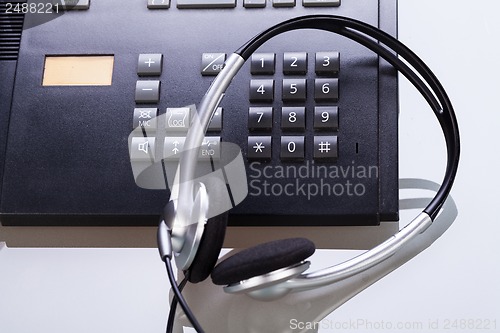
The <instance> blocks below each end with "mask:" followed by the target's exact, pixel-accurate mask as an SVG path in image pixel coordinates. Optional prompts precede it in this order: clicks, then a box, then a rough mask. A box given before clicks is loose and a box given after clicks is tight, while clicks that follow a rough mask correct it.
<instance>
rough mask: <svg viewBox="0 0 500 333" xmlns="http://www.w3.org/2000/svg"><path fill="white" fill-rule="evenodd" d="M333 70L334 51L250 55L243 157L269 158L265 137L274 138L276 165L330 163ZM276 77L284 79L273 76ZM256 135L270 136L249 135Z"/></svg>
mask: <svg viewBox="0 0 500 333" xmlns="http://www.w3.org/2000/svg"><path fill="white" fill-rule="evenodd" d="M280 57H281V58H280ZM278 66H279V67H281V68H279V67H278ZM309 68H310V70H309ZM313 69H314V70H313ZM339 71H340V53H339V52H337V51H325V52H316V53H309V54H308V53H307V52H283V53H282V54H281V55H280V54H277V53H266V52H260V53H255V54H254V55H253V56H252V60H251V65H250V72H251V74H252V78H251V80H250V94H249V99H250V103H251V106H250V108H249V111H248V129H249V137H248V147H247V156H248V159H249V160H254V159H263V160H271V157H272V156H271V151H272V149H271V147H270V146H271V144H272V142H271V137H276V136H278V137H279V138H278V140H276V142H275V145H278V147H276V148H275V149H276V150H275V151H276V154H278V153H279V160H281V161H288V162H290V161H292V162H295V161H297V162H298V161H302V160H304V159H306V157H307V156H308V158H309V159H311V158H312V159H314V160H317V161H322V160H325V161H335V160H336V159H337V157H338V129H339V107H338V105H337V102H338V99H339V79H338V74H339ZM281 73H282V74H283V75H284V77H282V78H277V77H278V76H280V74H281ZM274 75H276V77H275V76H274ZM262 76H266V77H265V78H261V77H262ZM308 81H309V82H308ZM308 85H311V86H312V87H310V88H308ZM280 89H281V91H280ZM308 91H309V92H310V94H308ZM280 93H281V100H280V99H279V98H276V99H275V98H274V94H277V95H278V96H279V94H280ZM309 95H310V96H309ZM311 102H312V104H313V105H312V106H311ZM273 113H275V114H273ZM308 114H309V115H308ZM258 131H268V132H271V134H273V135H271V136H269V137H263V136H254V135H255V134H257V135H258V133H255V132H258ZM264 138H266V139H264ZM308 151H309V154H308V153H307V152H308ZM277 158H278V156H277Z"/></svg>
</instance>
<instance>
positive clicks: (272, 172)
mask: <svg viewBox="0 0 500 333" xmlns="http://www.w3.org/2000/svg"><path fill="white" fill-rule="evenodd" d="M47 1H48V0H47ZM23 4H25V2H24V1H9V2H5V1H2V2H0V16H1V18H2V20H0V22H1V23H0V24H2V25H3V26H2V29H0V72H1V73H2V75H1V77H2V80H1V82H0V89H1V90H0V161H1V165H0V179H1V180H2V181H1V189H0V191H1V192H0V195H1V200H0V213H1V215H0V221H1V224H2V225H4V226H23V225H29V226H49V225H56V226H65V225H85V226H87V225H89V226H107V225H109V226H151V225H156V224H157V223H158V216H159V214H160V213H161V208H162V207H163V206H164V204H165V203H166V201H167V199H168V195H169V193H168V190H148V189H143V188H140V187H139V186H137V185H136V183H135V182H134V177H133V175H132V171H131V165H130V158H132V159H134V158H137V159H139V160H140V159H141V153H143V152H145V151H146V150H147V149H156V150H160V151H161V152H162V153H163V154H164V155H163V156H164V157H165V158H167V159H168V158H173V159H175V158H176V156H175V155H176V149H177V148H178V147H177V146H178V145H179V140H177V136H176V134H175V133H182V132H183V130H185V129H186V126H188V124H187V123H188V122H187V121H186V119H190V117H191V115H190V114H189V112H190V109H189V108H185V106H187V105H191V104H196V103H198V102H199V101H200V99H201V97H202V96H203V94H204V92H205V91H206V89H207V88H208V86H209V85H210V83H211V81H212V80H213V78H214V76H215V75H217V73H218V72H219V71H220V69H221V68H222V66H223V64H224V60H225V58H226V57H227V55H228V53H230V52H232V51H233V50H235V49H236V48H237V47H239V46H240V44H242V43H243V42H245V41H246V40H248V39H249V38H250V37H252V36H253V35H255V34H257V33H258V32H260V31H262V30H263V29H265V28H266V27H269V26H271V25H272V24H274V23H277V22H280V21H283V20H285V19H287V18H291V17H295V16H299V15H307V14H320V13H324V14H333V15H343V16H348V17H353V18H356V19H359V20H362V21H365V22H368V23H370V24H372V25H375V26H378V27H380V28H381V29H383V30H385V31H387V32H389V33H391V34H394V35H395V34H396V27H397V3H396V0H391V1H377V0H371V1H370V0H365V1H350V0H343V1H342V2H340V1H339V0H144V1H131V2H127V4H126V5H125V4H124V3H123V2H122V1H118V0H106V1H100V0H92V1H90V0H79V1H77V2H75V1H73V2H70V1H62V2H60V1H59V4H58V6H57V7H56V6H55V5H52V7H44V9H45V10H47V8H51V10H56V9H57V10H58V11H59V10H61V11H63V12H64V15H59V16H57V17H55V18H54V19H52V20H48V21H47V22H46V23H44V24H38V25H35V26H33V27H31V28H29V29H22V24H23V23H22V22H23V20H24V24H25V28H26V24H27V23H26V22H28V21H29V20H30V19H32V18H33V17H34V16H35V15H40V14H39V13H34V12H30V10H26V11H25V12H23V10H22V8H28V9H29V8H30V6H28V5H26V6H23ZM16 5H17V7H16ZM16 8H18V10H17V11H16ZM45 14H46V15H49V14H47V13H45ZM244 66H245V67H246V68H245V67H244V68H243V69H242V70H241V71H240V74H238V76H237V77H236V78H235V79H234V81H233V84H232V85H231V87H230V88H229V89H228V91H227V93H226V96H225V98H224V100H223V102H222V104H221V105H220V108H219V110H218V112H217V113H216V116H215V117H214V118H213V119H212V123H211V125H210V128H209V135H208V136H207V138H208V140H211V141H210V142H212V146H216V145H217V144H218V143H220V142H234V143H236V144H238V145H239V146H240V147H241V149H242V153H243V157H244V160H245V165H246V168H247V177H248V185H249V187H248V189H249V193H248V196H247V198H246V199H245V200H244V201H243V202H242V203H241V204H240V205H238V206H237V207H236V208H235V209H234V210H232V211H231V214H230V218H229V223H230V225H233V226H299V225H302V226H304V223H307V225H308V226H309V225H315V226H330V225H378V224H379V223H380V222H381V221H396V220H397V219H398V162H397V161H398V147H397V142H398V138H397V135H398V126H397V118H398V89H397V87H398V81H397V74H396V72H395V70H394V69H392V68H391V66H389V65H388V64H386V63H385V61H383V60H381V59H379V57H377V56H376V55H374V54H373V53H371V52H370V51H369V50H367V49H364V48H363V47H362V46H359V45H357V44H355V43H352V42H350V41H348V40H346V39H345V38H342V37H340V36H335V35H333V34H328V33H323V32H319V31H295V32H290V33H287V34H286V35H283V36H279V37H277V38H275V39H274V40H272V41H271V42H269V43H267V44H265V45H264V46H262V48H261V49H259V50H258V51H257V53H256V54H254V55H253V57H252V59H251V61H249V62H248V63H247V64H245V65H244ZM75 68H76V69H75ZM65 74H68V75H65ZM163 114H164V115H165V119H166V121H165V122H162V123H161V124H160V123H157V122H156V121H155V117H156V116H158V115H163ZM137 126H142V127H143V128H145V129H147V130H150V131H154V132H155V133H157V134H156V140H153V141H148V142H147V143H145V142H144V141H137V142H136V143H135V145H134V144H133V145H132V146H133V147H135V149H136V151H135V152H133V153H132V155H131V156H130V157H129V151H128V145H127V137H128V135H129V133H130V132H131V131H132V129H133V128H134V127H137ZM165 133H167V135H166V137H165ZM168 133H174V134H168ZM203 153H204V154H207V155H209V156H211V157H215V158H217V156H212V155H213V154H215V155H216V154H217V150H216V149H215V150H213V149H212V150H209V149H207V150H205V151H204V152H203ZM304 216H307V217H309V218H304Z"/></svg>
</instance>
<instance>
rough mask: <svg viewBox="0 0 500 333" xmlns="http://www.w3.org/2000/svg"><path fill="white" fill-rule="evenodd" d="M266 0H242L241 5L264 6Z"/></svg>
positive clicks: (249, 6)
mask: <svg viewBox="0 0 500 333" xmlns="http://www.w3.org/2000/svg"><path fill="white" fill-rule="evenodd" d="M266 3H267V0H243V7H245V8H264V7H266Z"/></svg>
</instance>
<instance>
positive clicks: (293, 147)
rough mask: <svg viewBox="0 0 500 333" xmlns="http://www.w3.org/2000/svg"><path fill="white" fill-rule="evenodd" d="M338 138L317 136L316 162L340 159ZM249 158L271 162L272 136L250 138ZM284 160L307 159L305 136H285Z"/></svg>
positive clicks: (281, 155)
mask: <svg viewBox="0 0 500 333" xmlns="http://www.w3.org/2000/svg"><path fill="white" fill-rule="evenodd" d="M337 141H338V140H337V136H315V137H314V143H313V149H314V151H313V157H314V159H315V160H323V159H326V160H335V159H336V158H337V157H338V143H337ZM247 157H248V159H250V160H270V159H271V157H272V138H271V136H249V137H248V145H247ZM280 158H281V159H282V160H303V159H304V158H305V137H304V136H283V137H281V144H280Z"/></svg>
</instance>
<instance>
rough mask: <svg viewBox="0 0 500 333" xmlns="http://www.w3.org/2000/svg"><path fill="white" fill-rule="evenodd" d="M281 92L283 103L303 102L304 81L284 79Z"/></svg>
mask: <svg viewBox="0 0 500 333" xmlns="http://www.w3.org/2000/svg"><path fill="white" fill-rule="evenodd" d="M282 91H283V92H282V99H283V101H284V102H303V101H305V100H306V80H305V79H284V80H283V90H282Z"/></svg>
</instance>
